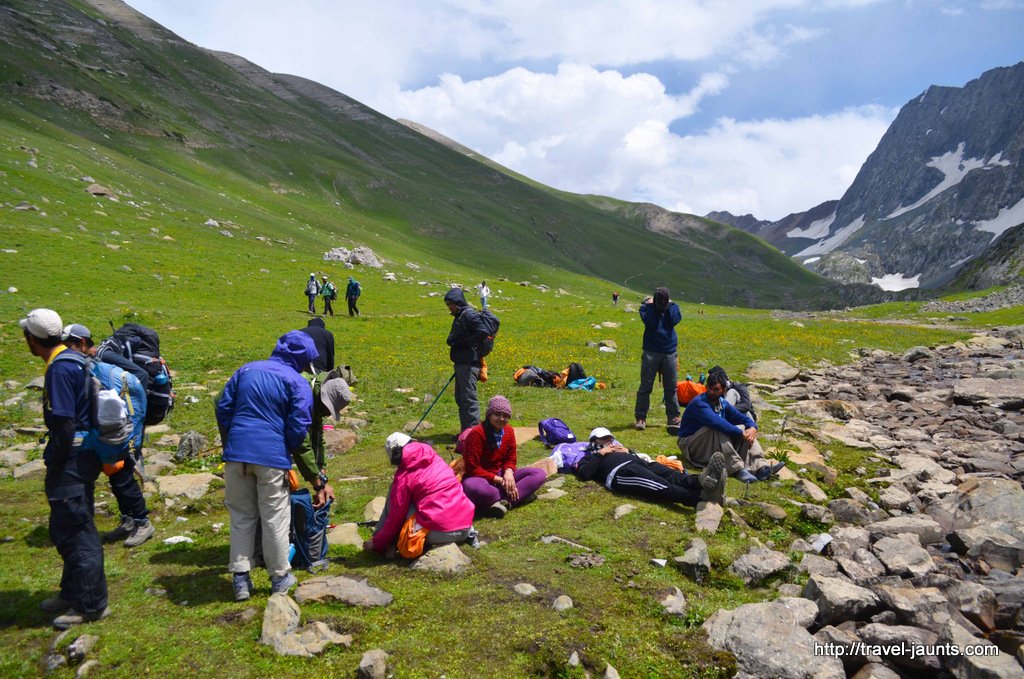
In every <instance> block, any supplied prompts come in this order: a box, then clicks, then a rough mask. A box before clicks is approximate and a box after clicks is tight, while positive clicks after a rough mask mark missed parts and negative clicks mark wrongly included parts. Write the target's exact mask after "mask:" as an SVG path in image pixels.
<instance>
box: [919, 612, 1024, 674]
mask: <svg viewBox="0 0 1024 679" xmlns="http://www.w3.org/2000/svg"><path fill="white" fill-rule="evenodd" d="M938 643H940V644H950V645H953V646H956V647H957V648H959V649H960V654H959V655H948V656H945V661H946V662H945V664H946V669H947V670H949V672H950V673H951V674H952V675H953V676H954V677H957V679H976V678H977V679H981V678H984V679H1020V677H1022V676H1024V671H1022V670H1021V665H1020V663H1018V662H1017V661H1016V660H1015V659H1014V658H1013V656H1011V655H1007V654H1006V653H1002V652H1000V653H998V654H996V655H977V654H976V653H978V651H979V650H980V649H978V648H977V646H984V647H986V648H989V647H992V646H995V644H993V643H992V642H991V641H989V640H988V639H979V638H978V637H975V636H973V635H971V633H970V632H968V631H967V630H966V629H964V628H963V627H961V626H960V625H957V624H956V623H955V622H952V621H950V622H948V623H946V624H945V625H944V626H943V628H942V631H941V632H940V633H939V640H938ZM968 647H974V648H973V649H972V653H971V655H968V654H967V649H968ZM982 653H984V651H982Z"/></svg>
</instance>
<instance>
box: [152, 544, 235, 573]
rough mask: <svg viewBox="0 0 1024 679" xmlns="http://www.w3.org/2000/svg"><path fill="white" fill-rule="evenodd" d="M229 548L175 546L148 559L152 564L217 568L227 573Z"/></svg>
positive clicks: (217, 546)
mask: <svg viewBox="0 0 1024 679" xmlns="http://www.w3.org/2000/svg"><path fill="white" fill-rule="evenodd" d="M230 553H231V552H230V547H229V546H228V545H226V544H224V545H211V546H209V547H191V546H189V545H175V546H173V547H171V548H170V549H166V550H164V551H160V552H157V553H155V554H152V555H151V556H150V557H149V562H150V563H153V564H178V565H181V566H218V567H223V569H224V572H227V568H228V557H229V556H230Z"/></svg>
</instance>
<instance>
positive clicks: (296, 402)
mask: <svg viewBox="0 0 1024 679" xmlns="http://www.w3.org/2000/svg"><path fill="white" fill-rule="evenodd" d="M316 356H317V354H316V346H315V345H314V344H313V338H311V337H310V336H309V335H307V334H305V333H303V332H299V331H297V330H292V331H289V332H287V333H285V334H284V335H282V336H281V337H280V339H278V340H277V346H275V347H274V350H273V352H272V353H271V355H270V358H268V359H266V360H263V361H253V362H251V363H247V364H245V365H243V366H242V367H241V368H239V369H238V370H237V371H236V372H235V374H234V375H232V376H231V379H230V380H228V383H227V385H225V387H224V392H223V394H222V395H221V398H220V401H218V403H217V426H218V428H219V429H220V438H221V441H222V442H223V444H224V505H225V506H226V507H227V509H228V513H229V514H230V516H231V553H230V559H229V562H228V570H229V571H230V572H231V574H232V585H233V586H234V592H235V600H236V601H245V600H246V599H248V598H249V596H250V595H251V593H252V589H253V584H252V578H251V577H250V576H249V570H250V569H251V566H252V561H253V558H254V556H255V554H254V552H255V543H256V526H257V525H259V526H260V528H261V530H262V538H263V559H264V562H265V563H266V565H267V572H268V573H269V574H270V583H271V593H274V594H276V593H278V592H287V591H288V590H289V589H291V588H292V586H294V585H295V583H296V580H295V576H294V575H292V572H291V565H290V564H289V563H288V532H289V528H290V526H291V507H290V500H289V492H288V472H289V470H291V468H292V459H293V455H294V454H296V453H298V452H299V451H300V449H301V446H302V444H303V441H304V440H305V438H306V434H307V433H308V431H309V427H310V425H311V424H312V417H311V412H312V406H313V390H312V389H311V388H310V386H309V382H307V381H306V380H305V378H303V377H302V375H300V374H299V373H300V372H301V371H302V370H303V368H304V367H306V366H309V364H310V363H312V362H313V360H314V359H316ZM322 483H323V484H324V485H326V479H325V480H323V482H322ZM323 489H324V487H323V485H319V487H318V484H315V485H314V490H315V491H317V492H318V493H320V492H321V491H323Z"/></svg>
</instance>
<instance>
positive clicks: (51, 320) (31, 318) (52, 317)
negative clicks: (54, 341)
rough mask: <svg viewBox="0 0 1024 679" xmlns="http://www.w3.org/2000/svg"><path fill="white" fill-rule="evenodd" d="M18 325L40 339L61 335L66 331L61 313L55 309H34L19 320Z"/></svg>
mask: <svg viewBox="0 0 1024 679" xmlns="http://www.w3.org/2000/svg"><path fill="white" fill-rule="evenodd" d="M18 325H20V326H21V327H22V328H23V329H25V330H28V332H29V334H30V335H32V336H33V337H38V338H39V339H47V338H48V337H60V336H61V334H62V333H63V332H64V324H63V323H62V322H61V320H60V314H58V313H57V312H56V311H54V310H53V309H33V310H32V311H30V312H28V315H27V316H25V318H23V319H21V320H20V321H18Z"/></svg>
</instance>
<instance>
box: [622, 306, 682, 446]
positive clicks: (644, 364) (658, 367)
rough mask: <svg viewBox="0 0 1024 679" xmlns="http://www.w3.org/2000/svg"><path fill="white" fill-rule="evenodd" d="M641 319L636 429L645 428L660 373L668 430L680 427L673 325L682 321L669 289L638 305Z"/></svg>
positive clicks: (675, 340)
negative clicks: (641, 348) (641, 344)
mask: <svg viewBox="0 0 1024 679" xmlns="http://www.w3.org/2000/svg"><path fill="white" fill-rule="evenodd" d="M640 320H642V321H643V322H644V345H643V354H642V355H641V358H640V388H639V389H637V390H636V405H635V406H634V407H633V416H634V417H635V418H636V428H637V429H646V428H647V411H648V410H649V409H650V407H651V392H652V391H653V390H654V378H655V376H656V375H657V374H658V373H661V379H662V384H663V386H664V392H665V418H666V420H667V425H668V427H669V430H670V432H671V433H675V431H674V429H676V428H678V427H679V397H678V396H677V395H676V380H677V376H678V374H679V368H678V365H677V363H678V358H677V356H678V355H677V354H676V349H677V346H678V344H679V338H678V337H677V336H676V325H678V323H679V321H681V320H682V314H681V313H680V311H679V305H678V304H676V303H675V302H673V301H672V300H671V299H669V292H668V288H658V289H657V290H655V291H654V296H653V297H648V298H647V299H645V300H644V303H643V304H642V305H641V306H640Z"/></svg>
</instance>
